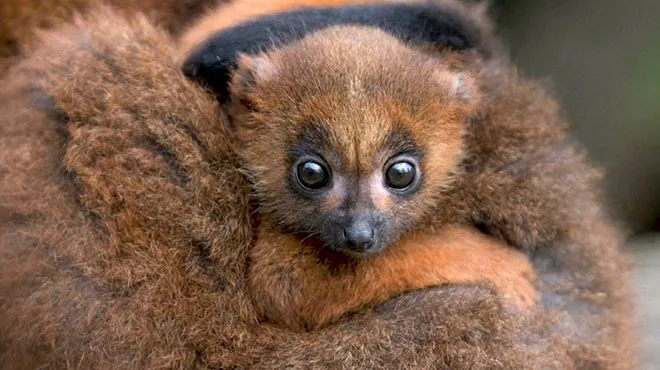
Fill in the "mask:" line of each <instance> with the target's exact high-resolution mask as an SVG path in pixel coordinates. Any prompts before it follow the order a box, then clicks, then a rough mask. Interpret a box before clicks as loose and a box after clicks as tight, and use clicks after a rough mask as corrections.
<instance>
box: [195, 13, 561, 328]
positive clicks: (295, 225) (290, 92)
mask: <svg viewBox="0 0 660 370" xmlns="http://www.w3.org/2000/svg"><path fill="white" fill-rule="evenodd" d="M239 3H240V2H239ZM303 3H304V2H303ZM317 3H319V5H323V4H324V3H325V2H323V1H319V2H317ZM333 3H335V2H333ZM303 5H304V4H303ZM219 14H223V13H222V9H221V10H220V12H219ZM214 16H215V17H216V18H218V17H219V16H218V15H217V14H216V15H214ZM474 22H475V21H474V20H472V19H471V18H470V15H469V13H466V12H465V9H463V8H461V7H458V6H456V5H455V4H451V3H437V2H433V3H431V2H429V3H405V4H404V3H389V2H388V3H385V4H371V5H351V6H340V7H328V8H302V9H298V10H295V11H292V12H288V13H287V12H285V13H280V14H275V15H269V16H265V17H261V18H256V19H254V20H252V21H250V22H247V23H243V24H238V25H236V26H234V27H233V28H229V29H225V30H218V31H219V32H217V33H215V34H213V36H212V37H211V38H209V39H208V40H207V41H206V42H204V43H202V44H201V45H200V46H198V47H197V48H194V49H193V51H192V53H191V54H190V55H189V56H188V58H187V59H186V61H185V63H184V72H185V73H186V75H188V76H189V77H191V78H193V79H196V80H198V81H200V82H202V83H204V84H205V85H206V86H208V87H209V88H211V89H212V90H213V91H214V92H215V93H216V95H217V96H218V98H219V100H220V101H221V102H223V103H224V104H225V107H226V112H227V114H228V117H229V119H230V121H231V125H232V127H233V129H234V130H235V132H236V137H237V142H238V144H237V146H238V148H239V149H238V151H239V152H240V153H241V154H242V156H243V158H244V161H245V163H246V173H247V174H248V176H249V177H250V179H251V181H252V184H253V190H254V195H255V200H256V203H257V211H258V212H257V214H258V217H257V218H258V237H257V242H256V245H255V246H254V248H253V250H252V253H251V258H250V270H249V276H248V283H249V285H250V288H251V293H252V295H253V298H254V301H255V304H256V305H257V306H258V307H259V308H260V310H261V313H262V314H263V316H264V317H266V318H267V319H269V320H271V321H274V322H277V323H281V324H284V325H286V326H288V327H291V328H294V329H315V328H318V327H321V326H323V325H325V324H327V323H330V322H332V321H334V320H336V319H338V318H339V317H341V316H342V315H344V314H346V313H350V312H354V311H357V310H359V309H362V308H364V307H365V306H368V305H372V304H376V303H380V302H383V301H385V300H387V299H389V298H391V297H393V296H395V295H397V294H400V293H404V292H406V291H410V290H416V289H422V288H426V287H430V286H436V285H440V284H445V283H453V284H456V283H485V284H489V285H491V286H493V287H494V288H495V289H496V290H498V291H500V292H501V293H502V294H503V295H504V296H505V297H509V298H512V299H511V300H510V302H513V303H517V304H518V306H520V307H527V306H529V305H533V304H534V302H535V301H536V293H535V289H534V286H533V284H534V272H533V269H532V268H531V266H530V264H529V261H528V259H527V257H526V256H525V255H523V254H521V253H520V252H518V251H516V250H514V249H512V248H509V247H507V246H506V245H505V244H502V243H499V242H496V241H494V240H491V239H489V238H487V237H486V236H485V235H481V234H479V233H477V232H475V231H473V230H472V231H471V230H470V229H469V228H467V227H468V226H470V225H472V226H479V227H480V228H481V229H482V231H486V232H488V233H491V234H494V235H497V236H499V237H502V238H503V239H504V240H505V241H507V242H508V243H510V244H512V245H514V246H516V247H520V248H533V247H537V246H538V245H539V244H541V243H546V242H551V241H552V237H550V238H549V239H546V235H545V233H546V229H547V231H548V232H550V233H554V232H555V230H554V229H553V228H554V225H549V224H548V225H539V224H534V222H535V220H534V219H533V218H525V216H524V212H518V210H516V209H515V208H513V209H511V208H508V207H507V206H506V205H505V204H502V205H498V203H499V202H507V197H508V196H511V197H512V201H511V202H513V201H514V199H515V201H516V202H520V201H521V202H522V203H521V206H520V207H521V208H522V210H523V211H531V213H530V214H532V215H537V214H543V213H544V212H546V211H547V212H557V211H556V210H553V209H551V208H547V206H546V204H544V203H543V201H541V200H540V199H543V198H544V197H545V196H546V195H544V194H543V193H540V194H538V193H529V194H523V195H519V194H517V193H516V189H515V184H514V185H513V187H512V188H501V189H498V190H497V191H501V193H499V194H497V197H491V198H490V199H487V198H485V199H484V198H482V194H480V193H474V194H472V193H471V191H472V190H475V191H478V190H477V189H480V188H481V187H483V186H484V185H483V184H484V183H485V184H486V186H488V182H489V181H491V180H490V179H489V178H488V177H486V178H483V179H478V176H481V175H483V173H482V171H483V170H484V168H483V167H478V166H475V162H474V159H475V155H477V153H478V152H479V151H480V150H483V148H482V147H486V148H488V146H490V145H497V144H496V143H497V140H496V138H494V137H493V138H489V137H488V136H486V137H484V138H481V139H480V140H482V142H479V141H476V142H475V140H474V135H475V125H476V126H477V127H478V126H479V125H480V124H478V123H475V121H478V120H480V119H481V120H482V121H483V116H484V106H487V101H488V98H489V97H488V96H487V95H486V94H484V88H485V86H484V85H487V84H488V83H489V82H490V81H489V79H492V78H497V77H499V76H498V74H497V72H498V69H499V68H501V67H500V66H499V65H498V64H495V63H493V62H492V59H493V58H492V55H493V53H494V51H493V50H494V47H493V45H491V44H489V43H488V42H487V41H484V38H483V37H482V34H481V32H483V31H482V30H481V29H480V28H477V27H475V26H474ZM225 23H226V22H225ZM202 24H203V25H206V26H207V27H208V24H209V22H202ZM214 31H216V30H214ZM191 32H192V33H193V34H196V33H199V30H193V31H191ZM185 40H187V39H186V38H185V37H184V42H185ZM183 47H184V48H188V47H189V45H184V46H183ZM230 76H231V79H229V77H230ZM481 125H482V126H483V125H484V123H481ZM477 131H478V130H477ZM490 135H506V132H502V133H497V132H491V133H490ZM511 139H512V140H524V138H515V137H512V138H511ZM537 144H538V145H541V146H543V145H546V144H549V143H545V142H543V141H539V142H538V143H537ZM503 149H505V150H508V149H506V148H503ZM489 150H490V151H491V153H492V155H493V156H494V157H495V158H497V156H500V155H501V154H500V153H499V152H498V150H499V149H498V148H492V149H489ZM521 154H523V153H521ZM497 159H500V158H497ZM504 165H505V166H506V164H504ZM507 171H508V169H507ZM518 171H519V172H518V173H512V174H511V175H509V176H508V177H509V178H511V180H512V181H514V182H515V181H517V179H518V178H522V179H527V178H528V177H529V176H533V175H532V174H531V173H526V169H525V168H522V167H521V168H520V169H519V170H518ZM494 179H496V177H494ZM468 180H470V181H478V183H477V184H476V185H475V186H473V185H472V184H470V183H469V182H467V181H468ZM457 186H458V187H457ZM470 187H472V188H470ZM541 191H542V192H547V193H551V192H552V189H547V190H546V189H543V186H541ZM520 196H522V197H523V198H522V200H521V199H519V197H520ZM524 197H530V199H525V198H524ZM534 197H536V198H538V199H536V198H534ZM491 203H492V204H494V205H495V207H493V208H488V207H489V204H491ZM526 207H530V208H534V209H531V210H530V209H529V208H526ZM481 210H488V211H489V212H493V213H492V214H489V213H487V212H486V213H483V212H481ZM529 222H531V223H532V225H533V227H532V228H529V229H524V228H523V227H526V226H527V223H529ZM451 225H455V226H451ZM460 225H463V226H460ZM509 233H513V234H514V235H513V236H515V237H517V238H514V237H513V236H510V235H509Z"/></svg>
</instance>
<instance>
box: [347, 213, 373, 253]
mask: <svg viewBox="0 0 660 370" xmlns="http://www.w3.org/2000/svg"><path fill="white" fill-rule="evenodd" d="M344 240H345V243H346V248H348V249H350V250H352V251H356V252H364V251H366V250H368V249H369V248H370V247H371V246H372V244H373V241H374V228H373V226H372V225H371V222H369V221H367V220H356V221H355V222H352V223H351V224H350V225H349V226H348V227H346V228H344Z"/></svg>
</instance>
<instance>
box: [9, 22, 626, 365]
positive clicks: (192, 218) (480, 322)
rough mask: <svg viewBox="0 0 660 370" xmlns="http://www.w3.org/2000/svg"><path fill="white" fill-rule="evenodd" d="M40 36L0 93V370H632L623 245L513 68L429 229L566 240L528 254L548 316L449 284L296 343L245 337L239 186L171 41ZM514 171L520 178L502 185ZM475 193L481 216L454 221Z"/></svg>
mask: <svg viewBox="0 0 660 370" xmlns="http://www.w3.org/2000/svg"><path fill="white" fill-rule="evenodd" d="M44 37H45V42H44V43H43V44H42V45H41V46H40V47H38V48H36V49H35V52H34V53H32V54H31V55H29V56H28V57H26V58H25V59H24V60H23V61H22V62H21V63H20V64H19V65H18V66H16V67H14V68H13V70H12V71H11V78H9V77H5V78H4V79H3V80H2V81H0V112H2V113H0V194H2V197H0V367H2V368H35V367H39V366H41V367H47V368H65V367H66V368H153V367H166V368H173V367H177V368H178V367H184V368H190V367H198V368H231V367H234V368H246V367H249V368H255V369H272V368H285V367H286V368H291V369H306V368H310V367H311V368H336V369H340V368H341V369H354V368H411V367H414V368H456V369H467V368H470V369H475V368H483V369H486V368H488V369H493V368H537V369H567V368H594V367H597V368H609V369H621V368H631V367H634V351H633V350H634V343H635V341H634V336H633V335H632V334H631V333H632V332H631V331H630V330H629V328H630V326H631V322H632V319H631V316H630V307H629V299H628V296H627V285H626V284H627V277H626V271H627V270H626V265H625V262H624V258H623V257H622V255H621V252H620V251H619V248H618V247H619V246H620V244H621V238H620V235H619V234H618V232H617V230H615V229H614V228H612V227H611V225H610V222H609V221H608V220H607V219H606V218H605V217H603V216H602V214H601V210H600V207H599V204H598V202H597V200H596V199H595V198H594V196H593V189H594V185H593V182H592V173H593V172H592V171H591V170H590V168H589V166H588V165H586V164H585V160H584V157H583V155H582V154H581V153H580V152H579V151H576V150H574V149H573V147H571V146H569V147H568V149H565V150H560V151H557V150H555V147H552V146H548V145H547V144H548V143H553V142H557V140H559V142H561V140H563V130H564V129H563V128H562V126H561V125H560V124H559V122H561V121H560V120H559V119H558V118H557V114H556V105H555V104H554V103H553V101H552V100H551V99H549V98H548V97H547V96H546V94H545V93H544V92H543V89H542V88H541V87H539V86H537V85H536V84H534V83H530V82H528V81H525V80H522V79H520V78H519V77H517V75H516V74H515V72H514V71H512V70H511V69H510V68H508V67H502V66H497V65H495V66H493V67H492V68H489V69H486V72H487V73H485V75H484V76H483V79H484V81H485V82H486V83H485V84H484V87H483V89H484V90H485V91H486V96H487V97H488V99H487V100H485V102H484V104H482V106H481V107H480V113H479V117H480V120H479V121H478V124H477V125H476V129H475V130H473V131H472V133H471V135H470V136H469V137H468V140H469V141H468V143H469V145H470V146H469V148H470V151H469V152H468V154H469V156H468V157H469V158H470V159H471V161H470V163H471V165H472V167H470V169H471V171H470V173H469V175H468V176H466V177H464V178H462V179H461V181H460V183H458V184H457V185H465V184H467V185H470V186H473V188H464V187H462V186H456V187H455V188H454V189H453V190H452V192H454V193H453V194H450V193H447V194H446V196H447V199H448V200H452V199H455V201H456V203H447V204H453V205H455V207H454V206H452V207H447V208H446V209H440V210H439V211H442V212H440V213H438V214H439V215H440V217H454V216H455V215H463V216H466V215H467V216H470V217H475V218H476V216H478V214H479V213H480V212H484V214H490V215H492V214H498V213H497V212H500V213H499V214H501V215H503V216H504V215H506V216H507V217H514V218H513V219H516V220H518V219H522V220H529V222H530V225H532V226H534V227H539V235H544V236H545V238H546V239H547V235H546V234H544V233H545V232H546V230H552V229H556V228H553V227H551V225H555V224H556V223H561V225H566V226H565V227H562V230H566V232H565V233H564V234H562V239H561V241H562V242H561V243H560V244H559V246H557V245H554V246H553V248H546V249H545V250H547V251H549V252H548V253H547V254H543V251H542V250H543V248H541V250H535V251H534V252H533V253H532V258H533V262H534V266H535V269H536V270H537V275H538V279H539V286H538V289H539V293H540V295H541V299H542V302H544V304H543V305H542V310H538V311H534V312H530V313H529V314H528V315H519V314H512V313H510V312H507V311H506V310H504V309H503V308H502V307H501V305H500V303H499V302H500V301H499V295H497V294H496V293H494V292H493V291H491V289H489V288H486V287H479V286H476V287H475V286H445V287H438V288H433V289H427V290H424V291H419V292H414V293H408V294H404V295H402V296H400V297H397V298H394V299H392V300H390V301H387V302H385V303H383V304H382V305H378V306H376V307H374V308H373V309H372V310H368V311H365V312H361V313H358V314H355V315H353V316H351V317H347V318H344V319H342V320H340V321H339V322H338V323H336V324H333V325H330V326H328V327H327V328H323V329H320V330H317V331H313V332H308V333H295V332H291V331H289V330H284V329H280V328H276V327H272V326H270V325H267V324H262V323H259V322H258V313H257V310H256V308H255V307H254V305H253V303H252V301H251V299H249V296H248V292H247V291H246V289H245V288H246V281H245V274H246V270H245V269H246V259H247V256H248V254H249V251H250V248H251V245H252V231H251V230H250V227H249V226H248V225H249V222H248V221H247V220H248V218H249V217H248V213H247V196H248V195H247V191H246V188H247V186H246V182H245V180H244V179H243V178H242V177H241V176H240V174H239V172H240V171H237V168H238V167H239V162H238V161H237V160H236V157H235V156H234V155H233V154H231V149H230V148H231V146H232V145H230V144H231V140H232V139H231V137H230V135H228V134H227V131H226V130H225V128H224V127H225V126H224V123H223V122H222V120H221V117H222V114H221V112H219V110H218V107H217V106H216V104H215V102H214V101H213V99H211V98H209V97H208V96H207V95H206V94H205V93H204V92H203V91H201V90H199V89H198V88H196V87H194V86H192V85H191V84H190V83H189V82H187V81H185V78H184V77H183V76H182V75H181V74H180V72H179V71H178V67H177V65H176V63H175V61H174V54H175V52H174V51H173V49H172V47H171V45H170V40H168V39H167V37H166V36H164V35H163V33H162V32H161V31H159V30H157V29H154V28H153V27H152V26H150V25H149V24H148V22H146V21H145V20H140V21H137V22H135V21H130V22H127V21H126V20H124V19H123V18H122V17H120V16H117V15H114V14H112V13H111V12H107V11H102V12H97V13H96V14H94V15H92V16H90V17H89V18H88V19H87V20H82V21H79V22H78V23H77V24H76V25H75V26H72V27H69V28H66V29H63V30H58V31H52V32H49V33H47V34H46V35H45V36H44ZM136 61H139V63H138V62H136ZM8 76H9V75H8ZM559 147H560V148H564V146H562V145H559ZM539 156H540V158H546V159H547V160H544V161H537V159H538V158H539ZM512 158H519V159H520V160H519V161H517V162H514V163H517V164H518V165H519V167H513V168H510V167H507V168H509V170H508V171H502V170H501V169H502V163H508V162H510V161H511V159H512ZM526 158H530V159H533V161H532V163H533V165H532V164H531V163H528V162H526V161H525V159H526ZM530 167H531V169H532V170H533V173H534V174H535V176H532V177H524V178H515V177H514V178H511V176H512V175H514V176H515V175H516V174H517V173H519V172H516V171H515V170H516V169H520V170H526V171H527V169H529V168H530ZM526 173H527V172H526ZM541 185H542V186H541ZM540 187H541V188H540ZM460 189H462V190H461V191H459V190H460ZM548 189H550V190H552V191H548ZM475 194H478V195H480V196H482V197H480V198H479V200H480V201H479V202H478V203H474V200H473V201H472V202H473V203H471V204H473V205H474V204H478V205H479V208H477V209H475V208H470V207H465V205H461V204H462V203H461V202H460V200H461V199H474V196H475ZM450 195H451V196H450ZM471 197H472V198H471ZM484 199H487V200H489V201H487V202H484ZM523 199H536V202H535V203H530V204H527V203H523V202H522V200H523ZM566 202H571V203H572V204H571V207H568V208H566V207H565V206H564V205H565V204H566ZM538 207H545V208H543V209H544V210H545V211H544V212H539V211H538V209H539V208H538ZM567 209H568V210H578V211H579V212H567V211H566V210H567ZM489 210H490V212H488V211H489ZM492 210H497V212H492ZM465 218H467V217H465ZM495 221H497V219H495ZM438 222H440V220H438ZM545 226H547V228H546V227H545ZM492 231H493V232H495V233H501V234H502V235H503V236H505V237H507V238H510V239H511V240H512V242H514V243H516V244H527V243H526V242H529V241H530V240H529V234H528V233H521V232H511V230H507V229H506V228H504V227H501V228H494V229H493V230H492Z"/></svg>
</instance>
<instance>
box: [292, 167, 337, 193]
mask: <svg viewBox="0 0 660 370" xmlns="http://www.w3.org/2000/svg"><path fill="white" fill-rule="evenodd" d="M298 181H299V182H300V184H302V186H304V187H306V188H309V189H320V188H322V187H324V186H326V185H328V183H329V182H330V173H329V172H328V170H327V169H326V167H325V166H323V165H322V164H320V163H317V162H314V161H307V162H303V163H301V164H299V165H298Z"/></svg>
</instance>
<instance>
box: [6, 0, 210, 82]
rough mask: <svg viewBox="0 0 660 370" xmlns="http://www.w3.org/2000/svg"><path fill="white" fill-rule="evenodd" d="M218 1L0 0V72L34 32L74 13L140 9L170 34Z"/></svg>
mask: <svg viewBox="0 0 660 370" xmlns="http://www.w3.org/2000/svg"><path fill="white" fill-rule="evenodd" d="M221 2H222V1H221V0H165V1H163V0H147V1H144V0H104V1H100V0H54V1H41V0H3V1H2V3H0V73H2V71H4V70H5V69H6V67H7V66H8V65H9V64H10V60H8V59H9V58H11V59H15V58H16V57H17V56H18V55H19V54H20V52H21V50H24V49H28V48H29V46H30V44H31V42H32V40H34V35H35V31H36V30H39V29H46V28H52V27H55V26H57V25H60V24H63V23H66V22H69V21H71V20H72V19H73V16H74V14H76V13H80V12H86V11H93V9H94V8H95V7H96V6H98V5H99V4H107V5H111V6H113V7H114V8H116V9H118V10H121V11H123V12H124V13H125V14H133V13H136V12H142V13H144V14H145V15H147V16H148V18H149V19H150V20H151V21H152V22H154V23H156V24H157V25H158V26H160V27H162V28H163V29H164V30H166V31H167V32H169V33H171V34H172V35H178V34H179V33H181V32H182V31H183V30H184V29H185V27H186V26H187V25H189V24H190V23H191V22H192V21H193V20H194V19H195V18H196V17H197V16H199V15H201V14H202V13H203V12H204V11H205V10H207V9H209V8H211V7H213V6H214V5H216V4H218V3H221Z"/></svg>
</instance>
